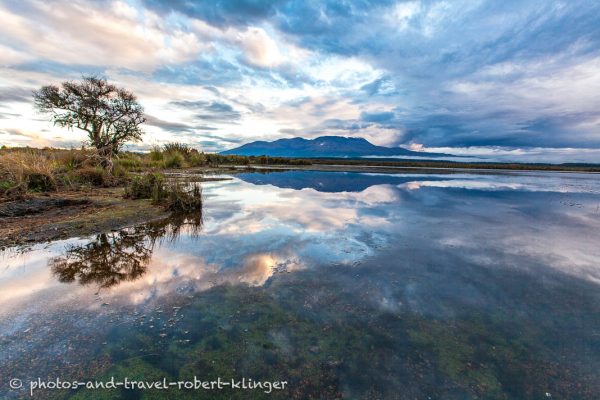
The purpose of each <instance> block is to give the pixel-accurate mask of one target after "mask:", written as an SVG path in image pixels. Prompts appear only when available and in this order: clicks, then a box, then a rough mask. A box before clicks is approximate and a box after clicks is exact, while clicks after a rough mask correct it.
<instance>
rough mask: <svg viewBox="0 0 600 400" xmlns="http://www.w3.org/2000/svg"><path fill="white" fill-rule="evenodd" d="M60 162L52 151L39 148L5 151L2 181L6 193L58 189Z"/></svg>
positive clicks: (0, 160)
mask: <svg viewBox="0 0 600 400" xmlns="http://www.w3.org/2000/svg"><path fill="white" fill-rule="evenodd" d="M58 165H59V164H58V162H57V160H56V158H55V157H54V155H53V154H52V153H47V152H41V151H39V150H30V151H18V152H16V151H11V152H3V153H2V155H1V156H0V181H1V182H2V188H3V189H4V190H3V192H4V193H5V194H9V195H10V194H17V195H18V194H23V193H25V192H27V191H38V192H39V191H51V190H56V187H57V181H56V175H55V174H56V170H57V166H58Z"/></svg>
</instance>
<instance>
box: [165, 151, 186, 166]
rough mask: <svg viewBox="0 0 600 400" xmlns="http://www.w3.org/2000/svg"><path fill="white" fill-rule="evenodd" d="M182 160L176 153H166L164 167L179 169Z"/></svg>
mask: <svg viewBox="0 0 600 400" xmlns="http://www.w3.org/2000/svg"><path fill="white" fill-rule="evenodd" d="M183 162H184V158H183V156H182V155H181V154H180V153H178V152H174V153H168V154H167V156H166V158H165V167H166V168H181V167H182V166H183Z"/></svg>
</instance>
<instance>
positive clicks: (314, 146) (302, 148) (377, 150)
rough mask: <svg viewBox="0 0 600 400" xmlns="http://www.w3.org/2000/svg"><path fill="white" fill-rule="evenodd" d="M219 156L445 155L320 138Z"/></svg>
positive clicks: (363, 141) (284, 141)
mask: <svg viewBox="0 0 600 400" xmlns="http://www.w3.org/2000/svg"><path fill="white" fill-rule="evenodd" d="M221 154H236V155H241V156H262V155H266V156H271V157H295V158H330V157H331V158H354V157H370V156H371V157H395V156H409V157H411V156H412V157H443V156H448V154H441V153H425V152H420V151H410V150H407V149H404V148H401V147H383V146H376V145H374V144H373V143H371V142H369V141H368V140H366V139H363V138H350V137H343V136H321V137H318V138H315V139H304V138H300V137H296V138H292V139H278V140H275V141H273V142H266V141H262V140H261V141H256V142H251V143H247V144H244V145H242V146H240V147H237V148H235V149H231V150H226V151H223V152H221Z"/></svg>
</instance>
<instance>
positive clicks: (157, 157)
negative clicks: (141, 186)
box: [149, 146, 163, 161]
mask: <svg viewBox="0 0 600 400" xmlns="http://www.w3.org/2000/svg"><path fill="white" fill-rule="evenodd" d="M149 155H150V160H152V161H162V159H163V153H162V151H160V147H158V146H152V150H151V151H150V153H149Z"/></svg>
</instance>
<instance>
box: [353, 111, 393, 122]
mask: <svg viewBox="0 0 600 400" xmlns="http://www.w3.org/2000/svg"><path fill="white" fill-rule="evenodd" d="M395 116H396V114H394V113H393V112H391V111H384V112H376V113H368V112H363V113H362V114H361V115H360V119H361V120H363V121H366V122H375V123H383V122H389V121H391V120H393V119H394V118H395Z"/></svg>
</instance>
